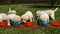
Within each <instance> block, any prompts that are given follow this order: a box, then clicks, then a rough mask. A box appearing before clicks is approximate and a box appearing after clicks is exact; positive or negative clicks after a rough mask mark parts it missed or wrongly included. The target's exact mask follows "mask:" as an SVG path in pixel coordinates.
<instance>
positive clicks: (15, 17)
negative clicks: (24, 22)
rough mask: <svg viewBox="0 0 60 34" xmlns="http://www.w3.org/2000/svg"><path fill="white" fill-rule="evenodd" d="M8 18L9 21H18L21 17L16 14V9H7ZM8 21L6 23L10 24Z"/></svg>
mask: <svg viewBox="0 0 60 34" xmlns="http://www.w3.org/2000/svg"><path fill="white" fill-rule="evenodd" d="M8 20H9V22H10V23H11V22H18V23H19V22H20V20H21V18H20V16H19V15H16V11H15V10H11V9H10V10H9V12H8ZM10 23H8V25H10Z"/></svg>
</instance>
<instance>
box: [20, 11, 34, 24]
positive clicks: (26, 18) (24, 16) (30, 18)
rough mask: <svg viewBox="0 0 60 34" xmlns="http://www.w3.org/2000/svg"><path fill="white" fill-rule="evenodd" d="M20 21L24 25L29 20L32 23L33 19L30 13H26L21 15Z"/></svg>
mask: <svg viewBox="0 0 60 34" xmlns="http://www.w3.org/2000/svg"><path fill="white" fill-rule="evenodd" d="M21 19H22V21H23V22H24V23H25V22H27V21H28V20H30V22H32V21H34V17H33V14H32V12H31V11H27V12H26V13H25V14H24V15H22V16H21Z"/></svg>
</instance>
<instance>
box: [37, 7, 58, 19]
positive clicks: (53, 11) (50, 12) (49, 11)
mask: <svg viewBox="0 0 60 34" xmlns="http://www.w3.org/2000/svg"><path fill="white" fill-rule="evenodd" d="M57 10H58V7H57V8H56V9H55V10H45V11H43V12H45V13H47V14H48V15H49V16H50V17H51V18H52V19H53V20H55V16H54V15H55V11H57ZM41 12H42V11H37V12H36V15H37V16H39V15H40V13H41Z"/></svg>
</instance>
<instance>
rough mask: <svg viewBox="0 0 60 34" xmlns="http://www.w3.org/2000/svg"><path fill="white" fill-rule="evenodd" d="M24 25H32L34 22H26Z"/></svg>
mask: <svg viewBox="0 0 60 34" xmlns="http://www.w3.org/2000/svg"><path fill="white" fill-rule="evenodd" d="M25 26H26V27H32V26H34V22H26V23H25Z"/></svg>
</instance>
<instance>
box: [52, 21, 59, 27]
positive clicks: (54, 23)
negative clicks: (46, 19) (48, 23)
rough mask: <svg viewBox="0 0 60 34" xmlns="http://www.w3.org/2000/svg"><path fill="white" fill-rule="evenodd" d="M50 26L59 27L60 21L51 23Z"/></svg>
mask: <svg viewBox="0 0 60 34" xmlns="http://www.w3.org/2000/svg"><path fill="white" fill-rule="evenodd" d="M52 25H54V26H60V21H53V23H52Z"/></svg>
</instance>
